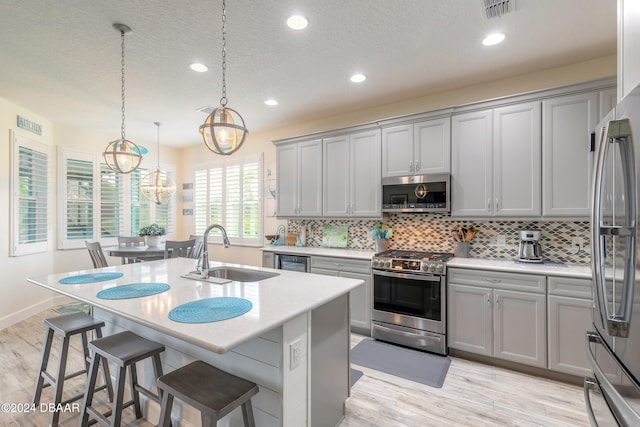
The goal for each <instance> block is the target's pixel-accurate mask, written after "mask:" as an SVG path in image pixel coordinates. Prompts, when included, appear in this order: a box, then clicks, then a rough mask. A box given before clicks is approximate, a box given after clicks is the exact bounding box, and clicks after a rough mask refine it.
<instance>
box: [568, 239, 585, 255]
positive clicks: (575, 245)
mask: <svg viewBox="0 0 640 427" xmlns="http://www.w3.org/2000/svg"><path fill="white" fill-rule="evenodd" d="M583 248H584V239H583V238H582V237H577V236H574V237H572V238H571V252H573V253H574V254H577V253H580V251H582V249H583Z"/></svg>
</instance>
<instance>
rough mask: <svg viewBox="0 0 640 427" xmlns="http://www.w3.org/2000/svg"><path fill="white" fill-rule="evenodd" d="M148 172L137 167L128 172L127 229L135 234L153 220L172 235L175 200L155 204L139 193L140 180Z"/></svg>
mask: <svg viewBox="0 0 640 427" xmlns="http://www.w3.org/2000/svg"><path fill="white" fill-rule="evenodd" d="M165 170H166V169H165ZM149 172H150V171H149V170H147V169H144V168H142V167H139V168H138V169H136V170H134V171H133V172H131V173H130V174H129V177H130V179H131V181H130V182H131V185H130V186H129V188H130V190H129V200H130V202H131V209H130V212H131V214H130V221H129V230H131V235H137V234H138V230H140V229H141V228H142V227H144V226H146V225H149V224H151V223H154V222H155V223H157V224H159V225H161V226H163V227H164V228H165V229H166V230H167V234H168V235H173V233H174V230H175V215H174V214H173V213H174V211H175V202H174V201H173V200H171V201H170V202H169V203H168V204H162V205H156V204H155V203H152V202H149V201H148V200H147V199H145V198H144V197H143V196H142V195H141V194H140V182H141V181H142V179H143V178H144V177H145V176H146V175H147V174H148V173H149Z"/></svg>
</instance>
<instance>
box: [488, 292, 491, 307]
mask: <svg viewBox="0 0 640 427" xmlns="http://www.w3.org/2000/svg"><path fill="white" fill-rule="evenodd" d="M487 305H488V306H491V295H487Z"/></svg>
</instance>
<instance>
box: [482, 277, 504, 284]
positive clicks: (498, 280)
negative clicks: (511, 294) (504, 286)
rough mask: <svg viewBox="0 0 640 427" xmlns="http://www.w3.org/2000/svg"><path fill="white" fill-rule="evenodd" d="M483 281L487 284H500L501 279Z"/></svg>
mask: <svg viewBox="0 0 640 427" xmlns="http://www.w3.org/2000/svg"><path fill="white" fill-rule="evenodd" d="M484 280H486V281H487V282H489V283H500V282H502V279H491V278H487V279H484Z"/></svg>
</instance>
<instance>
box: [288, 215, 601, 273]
mask: <svg viewBox="0 0 640 427" xmlns="http://www.w3.org/2000/svg"><path fill="white" fill-rule="evenodd" d="M377 222H379V221H378V220H366V219H365V220H349V219H290V220H288V221H287V231H288V232H293V233H296V232H298V230H300V227H303V226H306V227H307V230H308V231H307V233H308V234H307V246H317V247H319V246H322V229H323V226H325V225H340V226H346V227H348V229H349V231H348V242H347V248H349V249H367V250H374V241H373V238H372V237H371V229H372V228H373V226H374V224H376V223H377ZM384 222H385V223H387V224H388V225H389V226H391V228H392V229H393V237H392V238H391V239H390V241H389V249H405V250H422V251H440V252H453V238H452V237H451V231H452V230H454V229H457V228H458V227H460V226H462V227H465V228H470V227H475V228H477V229H478V230H479V232H478V234H476V236H475V237H474V238H473V239H472V240H471V242H470V250H469V256H470V257H472V258H486V259H498V260H512V259H515V258H516V257H517V256H518V244H519V242H520V237H519V233H518V232H519V231H520V230H528V229H531V230H540V231H541V234H542V240H541V243H542V254H543V256H544V259H545V261H551V262H561V263H566V264H572V265H588V264H589V263H590V262H591V234H590V230H589V221H503V220H473V221H471V220H459V219H452V218H451V217H450V216H448V215H437V214H392V215H390V216H389V218H388V219H386V220H384ZM498 235H504V236H505V238H506V245H505V246H504V247H498V245H497V237H498ZM572 237H582V238H583V240H584V245H583V250H582V251H580V252H579V253H577V254H574V253H572V249H571V238H572Z"/></svg>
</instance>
